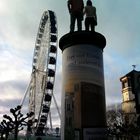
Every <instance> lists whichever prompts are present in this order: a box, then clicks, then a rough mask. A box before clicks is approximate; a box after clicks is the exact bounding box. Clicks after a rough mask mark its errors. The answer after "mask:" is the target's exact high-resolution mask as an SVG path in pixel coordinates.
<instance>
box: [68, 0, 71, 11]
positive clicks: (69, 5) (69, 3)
mask: <svg viewBox="0 0 140 140" xmlns="http://www.w3.org/2000/svg"><path fill="white" fill-rule="evenodd" d="M67 6H68V10H69V13H71V2H70V0H68V2H67Z"/></svg>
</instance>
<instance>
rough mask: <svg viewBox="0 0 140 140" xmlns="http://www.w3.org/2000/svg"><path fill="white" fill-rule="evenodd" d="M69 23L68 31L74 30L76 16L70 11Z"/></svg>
mask: <svg viewBox="0 0 140 140" xmlns="http://www.w3.org/2000/svg"><path fill="white" fill-rule="evenodd" d="M70 17H71V19H70V20H71V23H70V32H74V27H75V20H76V17H75V15H74V14H73V13H72V14H71V16H70Z"/></svg>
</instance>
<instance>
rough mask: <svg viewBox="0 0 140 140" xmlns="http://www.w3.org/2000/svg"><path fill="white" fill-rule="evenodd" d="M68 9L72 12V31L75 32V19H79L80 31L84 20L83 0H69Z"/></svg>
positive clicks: (78, 26)
mask: <svg viewBox="0 0 140 140" xmlns="http://www.w3.org/2000/svg"><path fill="white" fill-rule="evenodd" d="M67 4H68V10H69V13H70V21H71V23H70V32H74V28H75V21H76V20H77V28H78V31H81V30H82V20H83V8H84V3H83V0H68V3H67Z"/></svg>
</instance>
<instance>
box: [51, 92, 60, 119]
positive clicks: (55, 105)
mask: <svg viewBox="0 0 140 140" xmlns="http://www.w3.org/2000/svg"><path fill="white" fill-rule="evenodd" d="M53 100H54V103H55V106H56V109H57V111H58V115H59V118H60V121H61V113H60V110H59V107H58V104H57V102H56V99H55V96H54V94H53Z"/></svg>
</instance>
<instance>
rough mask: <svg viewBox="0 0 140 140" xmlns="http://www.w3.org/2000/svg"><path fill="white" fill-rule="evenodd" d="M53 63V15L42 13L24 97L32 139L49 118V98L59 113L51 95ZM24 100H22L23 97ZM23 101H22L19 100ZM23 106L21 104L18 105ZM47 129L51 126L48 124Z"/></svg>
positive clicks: (54, 27)
mask: <svg viewBox="0 0 140 140" xmlns="http://www.w3.org/2000/svg"><path fill="white" fill-rule="evenodd" d="M56 60H57V21H56V16H55V13H54V12H53V11H50V10H48V11H45V12H44V13H43V15H42V18H41V20H40V24H39V29H38V33H37V38H36V42H35V49H34V55H33V64H32V73H31V80H30V84H29V86H28V88H27V91H26V94H27V93H29V112H34V115H33V116H32V117H31V118H30V120H32V122H34V121H35V120H37V122H36V123H34V124H33V126H32V130H33V133H34V134H36V135H43V134H44V133H45V129H46V127H47V121H48V118H50V119H51V116H50V106H51V101H52V98H53V99H54V102H55V104H56V108H57V110H58V114H59V117H60V112H59V109H58V106H57V103H56V99H55V97H54V94H53V89H54V81H55V73H56ZM24 98H25V97H24ZM23 100H24V99H23ZM22 102H23V101H22ZM50 125H52V124H51V123H50Z"/></svg>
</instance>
